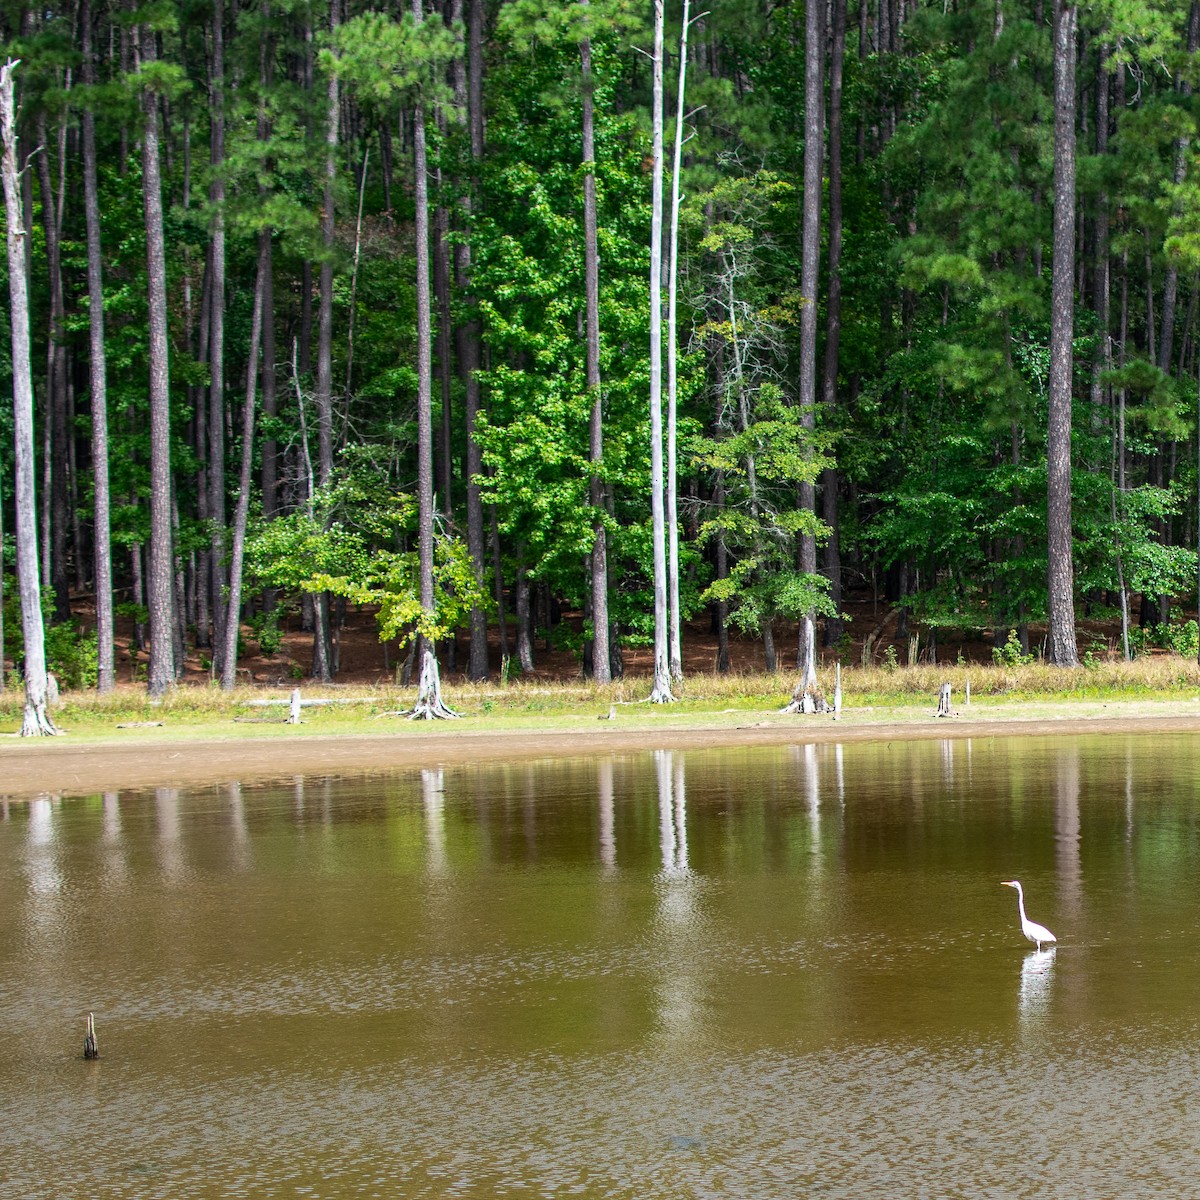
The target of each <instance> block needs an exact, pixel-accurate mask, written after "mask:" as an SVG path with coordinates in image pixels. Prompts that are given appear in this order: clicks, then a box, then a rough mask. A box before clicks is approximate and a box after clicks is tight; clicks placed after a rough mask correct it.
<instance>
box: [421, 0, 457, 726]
mask: <svg viewBox="0 0 1200 1200" xmlns="http://www.w3.org/2000/svg"><path fill="white" fill-rule="evenodd" d="M412 14H413V23H414V24H416V25H420V24H421V23H422V21H423V19H424V12H423V9H422V0H412ZM428 170H429V165H428V161H427V158H426V152H425V105H424V101H423V100H420V99H419V100H418V101H417V103H416V105H415V106H414V108H413V176H414V184H413V200H414V207H415V212H414V214H413V217H414V220H413V224H414V233H415V239H414V240H415V250H416V260H417V297H416V298H417V527H418V532H417V541H418V545H417V558H418V565H417V570H418V573H419V576H420V580H419V585H420V599H421V610H422V614H423V617H424V619H425V620H426V621H428V622H430V623H432V622H433V621H434V620H435V619H436V605H435V597H434V586H433V584H434V581H433V346H432V333H433V328H432V326H433V313H432V303H431V297H430V286H429V283H430V280H429V267H430V263H429V175H428ZM424 641H425V639H424V637H422V642H424ZM412 715H413V716H420V717H447V716H454V715H456V714H454V713H452V712H451V711H450V710H449V709H448V708H446V706H445V705H444V704H443V703H442V694H441V682H440V679H439V676H438V663H437V654H436V651H435V647H434V646H433V645H432V643H425V650H424V652H423V661H422V666H421V678H420V681H419V684H418V687H417V702H416V704H415V705H414V706H413V709H412Z"/></svg>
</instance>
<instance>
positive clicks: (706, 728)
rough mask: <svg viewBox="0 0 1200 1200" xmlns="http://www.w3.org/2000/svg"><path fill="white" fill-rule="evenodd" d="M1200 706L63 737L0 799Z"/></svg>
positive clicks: (1139, 722) (1020, 727)
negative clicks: (524, 726)
mask: <svg viewBox="0 0 1200 1200" xmlns="http://www.w3.org/2000/svg"><path fill="white" fill-rule="evenodd" d="M1197 732H1200V706H1197V705H1196V704H1194V703H1192V704H1187V703H1182V702H1181V703H1163V702H1143V703H1126V704H1100V703H1095V704H1078V705H1069V704H1044V705H1041V704H1026V705H1022V706H1016V705H1011V706H1008V705H1006V706H1003V707H1001V708H997V709H995V710H993V711H990V712H983V711H980V712H979V713H978V714H977V713H975V712H974V710H973V711H972V715H971V716H970V718H966V717H963V716H960V717H957V718H953V719H950V720H937V719H935V718H933V717H931V716H929V715H927V714H926V713H924V712H912V711H904V710H886V711H869V712H855V713H844V714H843V716H842V720H841V721H839V722H834V721H833V720H831V719H830V718H828V717H808V718H797V717H785V716H782V715H781V714H778V713H764V714H762V715H761V716H759V715H756V714H747V713H737V714H712V715H710V716H704V717H695V718H691V719H685V720H673V721H670V723H667V722H660V721H655V720H651V719H646V718H643V719H640V720H638V721H637V722H636V723H633V722H632V721H631V722H630V724H629V725H628V726H625V725H623V724H622V722H621V721H620V720H618V721H614V722H612V723H609V722H607V721H605V722H596V721H595V720H590V721H587V722H586V723H585V722H582V721H580V722H578V723H577V724H576V725H575V726H574V727H571V726H567V725H565V724H564V723H562V722H560V723H559V725H558V727H555V728H551V729H547V730H541V731H530V730H503V731H497V730H495V729H489V728H488V727H487V725H486V724H484V723H483V722H482V721H471V722H469V723H468V722H465V721H464V722H453V723H449V724H445V725H438V726H437V727H436V728H429V727H414V726H413V725H410V724H408V723H395V724H389V726H388V727H387V729H386V730H385V731H381V730H380V726H379V725H378V723H375V724H374V725H372V726H371V727H370V731H369V732H362V733H359V732H348V733H338V734H332V735H331V734H320V733H308V734H304V733H300V734H297V733H295V732H294V731H293V727H290V726H274V727H262V728H254V727H251V729H250V730H249V731H247V730H246V729H244V728H241V729H239V730H238V731H237V733H236V734H229V735H226V734H224V733H222V732H220V731H219V730H218V731H217V732H215V733H214V732H213V727H211V726H210V727H207V728H206V729H205V730H203V731H199V732H197V731H194V730H193V731H183V732H180V731H175V730H171V729H161V730H160V729H155V730H145V729H132V730H126V731H120V732H119V733H114V735H113V736H112V737H111V738H109V737H105V738H104V739H102V740H96V739H91V740H88V741H86V742H82V741H77V742H72V740H71V737H70V735H67V736H65V737H61V738H52V739H44V740H39V741H36V742H30V741H25V740H20V739H16V738H13V739H6V740H5V741H4V743H3V744H0V795H4V796H6V797H8V798H10V799H19V798H22V797H27V796H31V795H39V794H60V795H80V794H92V793H96V792H102V791H112V790H118V789H122V788H131V787H172V786H183V785H190V784H200V783H205V782H213V781H225V780H233V779H240V780H243V781H249V780H264V779H280V778H290V777H292V776H294V775H301V774H305V775H314V774H316V775H360V774H364V773H369V772H375V771H390V770H397V769H413V768H419V767H429V766H448V767H452V766H461V765H468V764H471V763H479V762H497V761H502V760H514V759H529V758H563V757H574V756H580V755H590V754H612V753H625V752H637V751H644V750H653V749H674V750H695V749H704V748H709V747H715V746H779V745H789V744H802V743H805V742H818V743H827V742H844V743H852V742H863V741H891V740H909V739H916V738H924V739H936V738H982V737H1034V736H1046V735H1062V734H1103V735H1116V734H1126V733H1138V734H1147V733H1197Z"/></svg>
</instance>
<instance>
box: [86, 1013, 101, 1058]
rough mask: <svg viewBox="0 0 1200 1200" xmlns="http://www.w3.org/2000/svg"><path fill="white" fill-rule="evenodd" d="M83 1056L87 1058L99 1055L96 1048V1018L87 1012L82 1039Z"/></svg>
mask: <svg viewBox="0 0 1200 1200" xmlns="http://www.w3.org/2000/svg"><path fill="white" fill-rule="evenodd" d="M83 1057H84V1058H87V1059H92V1058H99V1057H100V1051H99V1050H98V1049H97V1048H96V1018H95V1017H94V1016H93V1015H92V1014H91V1013H88V1017H87V1033H86V1034H85V1035H84V1039H83Z"/></svg>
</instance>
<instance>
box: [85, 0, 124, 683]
mask: <svg viewBox="0 0 1200 1200" xmlns="http://www.w3.org/2000/svg"><path fill="white" fill-rule="evenodd" d="M79 22H80V26H81V30H82V50H83V79H84V83H85V84H88V85H91V84H94V83H95V82H96V66H95V62H94V60H93V58H92V14H91V0H82V3H81V5H80V12H79ZM80 126H81V134H82V149H83V206H84V217H85V220H86V223H87V279H88V330H89V349H90V366H89V378H90V383H91V398H92V492H93V501H92V510H93V521H94V529H93V542H94V548H95V569H94V576H93V580H92V586H93V588H94V589H95V593H96V647H97V651H96V652H97V673H96V689H97V691H99V692H100V693H101V694H103V693H105V692H110V691H112V689H113V687H114V686H115V684H116V670H115V667H114V663H113V633H114V629H113V590H112V567H113V564H112V537H111V522H110V518H109V507H110V503H109V490H108V377H107V369H106V358H105V347H104V268H103V260H102V258H101V252H100V251H101V248H100V200H99V195H98V189H97V182H96V118H95V115H94V114H93V112H92V110H91V107H90V105H88V106H85V107H84V109H83V111H82V113H81V114H80Z"/></svg>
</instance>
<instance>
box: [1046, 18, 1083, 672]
mask: <svg viewBox="0 0 1200 1200" xmlns="http://www.w3.org/2000/svg"><path fill="white" fill-rule="evenodd" d="M1077 16H1078V10H1077V9H1076V8H1075V6H1074V5H1073V4H1070V3H1066V2H1065V0H1055V6H1054V262H1053V265H1052V269H1051V284H1050V288H1051V317H1050V369H1049V379H1048V384H1047V386H1048V392H1049V431H1048V434H1049V436H1048V439H1047V477H1048V482H1047V503H1048V509H1047V521H1046V524H1047V539H1048V544H1047V560H1048V581H1049V617H1050V628H1049V637H1048V657H1049V660H1050V662H1051V663H1052V664H1053V665H1055V666H1060V667H1077V666H1078V665H1079V655H1078V651H1077V649H1076V643H1075V596H1074V567H1073V563H1072V559H1071V374H1072V370H1071V368H1072V357H1071V348H1072V338H1073V335H1074V305H1075V296H1074V282H1075V30H1076V22H1077Z"/></svg>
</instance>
